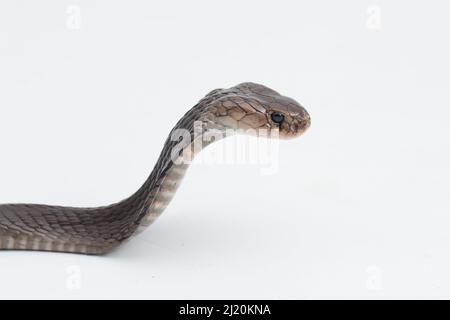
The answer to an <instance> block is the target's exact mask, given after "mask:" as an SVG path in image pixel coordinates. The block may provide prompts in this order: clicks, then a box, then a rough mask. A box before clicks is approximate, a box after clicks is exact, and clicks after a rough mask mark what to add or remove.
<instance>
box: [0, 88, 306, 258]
mask: <svg viewBox="0 0 450 320" xmlns="http://www.w3.org/2000/svg"><path fill="white" fill-rule="evenodd" d="M195 123H200V124H201V126H202V129H203V130H206V131H208V130H215V131H218V132H224V131H226V130H239V132H247V131H248V130H249V129H253V130H252V132H259V131H258V130H260V129H261V130H263V129H264V130H266V131H269V133H270V132H274V131H275V130H276V131H277V132H278V133H279V137H280V138H281V139H289V138H294V137H298V136H300V135H301V134H303V133H304V132H305V131H306V130H307V129H308V127H309V126H310V124H311V119H310V116H309V114H308V112H307V111H306V110H305V109H304V108H303V107H302V106H301V105H300V104H299V103H298V102H296V101H295V100H293V99H291V98H288V97H286V96H282V95H280V94H279V93H278V92H276V91H274V90H272V89H269V88H268V87H265V86H263V85H260V84H256V83H248V82H247V83H241V84H239V85H237V86H234V87H232V88H229V89H216V90H213V91H211V92H210V93H209V94H207V95H206V96H205V97H204V98H203V99H202V100H200V102H198V103H197V104H196V105H195V106H194V107H193V108H192V109H191V110H189V111H188V112H187V113H186V114H185V115H184V116H183V117H182V118H181V119H180V120H179V122H178V123H177V124H176V125H175V127H174V128H173V130H172V131H171V133H170V134H169V137H168V138H167V140H166V142H165V144H164V147H163V150H162V152H161V154H160V156H159V159H158V161H157V163H156V165H155V167H154V169H153V171H152V172H151V174H150V176H149V177H148V179H147V180H146V181H145V183H144V184H143V185H142V187H141V188H140V189H139V190H137V191H136V192H135V193H134V194H132V195H131V196H130V197H128V198H127V199H125V200H123V201H120V202H118V203H115V204H112V205H108V206H103V207H96V208H75V207H61V206H49V205H38V204H3V205H0V249H4V250H36V251H54V252H70V253H81V254H92V255H99V254H106V253H108V252H110V251H112V250H113V249H115V248H116V247H118V246H119V245H120V244H121V243H123V242H124V241H126V240H127V239H129V238H130V237H131V236H133V235H134V234H136V233H138V232H140V231H142V230H143V229H145V228H146V227H148V226H149V225H150V224H151V223H153V222H154V221H155V220H156V219H157V218H158V217H159V216H160V215H161V213H162V212H163V211H164V209H165V208H166V207H167V205H168V204H169V202H170V201H171V200H172V198H173V197H174V195H175V192H176V190H177V188H178V186H179V185H180V182H181V180H182V178H183V176H184V174H185V172H186V170H187V169H188V166H189V163H187V162H186V161H179V160H183V159H180V158H181V157H184V156H185V155H186V154H188V155H191V156H195V155H196V154H197V153H198V152H200V151H201V149H203V148H204V147H206V146H207V145H209V144H210V143H211V141H217V139H215V140H207V141H202V143H201V148H198V147H197V148H194V144H195V143H194V142H197V143H196V145H197V146H198V139H201V137H199V136H198V135H197V134H196V130H195ZM179 130H184V132H187V133H188V135H189V139H182V141H181V142H180V141H179V140H178V139H173V136H174V135H175V133H176V132H177V131H179ZM246 130H247V131H246ZM180 143H181V148H180ZM176 148H178V151H180V152H175V153H174V152H173V150H174V149H176ZM195 149H197V150H195ZM174 154H175V155H178V158H177V157H175V158H176V159H174Z"/></svg>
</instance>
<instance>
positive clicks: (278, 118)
mask: <svg viewBox="0 0 450 320" xmlns="http://www.w3.org/2000/svg"><path fill="white" fill-rule="evenodd" d="M271 118H272V121H273V122H275V123H278V124H282V123H283V121H284V115H283V114H282V113H280V112H274V113H272V116H271Z"/></svg>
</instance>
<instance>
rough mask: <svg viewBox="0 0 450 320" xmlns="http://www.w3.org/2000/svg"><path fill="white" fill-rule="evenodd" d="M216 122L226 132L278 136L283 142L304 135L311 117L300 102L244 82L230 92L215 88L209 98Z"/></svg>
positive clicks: (258, 85) (210, 109)
mask: <svg viewBox="0 0 450 320" xmlns="http://www.w3.org/2000/svg"><path fill="white" fill-rule="evenodd" d="M205 99H207V100H208V102H209V103H208V104H209V106H210V107H209V108H208V110H209V111H210V112H211V114H212V116H211V117H212V118H214V121H215V122H216V123H218V124H219V125H221V126H222V127H224V128H227V129H233V130H245V131H246V132H248V131H250V130H251V131H256V135H258V131H259V129H264V130H265V131H266V132H267V130H269V131H273V130H276V131H278V133H279V137H280V138H282V139H290V138H295V137H298V136H300V135H302V134H303V133H304V132H305V131H306V130H307V129H308V128H309V126H310V125H311V118H310V116H309V114H308V112H307V111H306V109H305V108H303V107H302V106H301V105H300V104H299V103H298V102H297V101H295V100H293V99H291V98H289V97H285V96H282V95H280V94H279V93H278V92H276V91H274V90H272V89H270V88H268V87H266V86H263V85H260V84H256V83H251V82H246V83H241V84H239V85H237V86H235V87H232V88H230V89H216V90H214V91H212V92H211V93H210V94H208V95H207V96H206V98H205Z"/></svg>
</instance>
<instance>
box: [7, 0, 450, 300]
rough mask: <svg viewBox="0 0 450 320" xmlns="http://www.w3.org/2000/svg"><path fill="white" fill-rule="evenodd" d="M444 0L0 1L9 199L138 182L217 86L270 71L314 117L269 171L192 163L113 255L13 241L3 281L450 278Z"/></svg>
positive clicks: (232, 282)
mask: <svg viewBox="0 0 450 320" xmlns="http://www.w3.org/2000/svg"><path fill="white" fill-rule="evenodd" d="M71 5H75V7H73V6H72V7H71ZM78 9H79V10H80V13H81V14H80V16H78V14H77V10H78ZM449 10H450V6H449V5H448V3H447V2H445V1H415V2H413V1H380V0H373V1H356V0H355V1H331V0H330V1H302V2H300V1H261V0H258V1H256V0H255V1H234V0H233V1H232V0H227V1H220V2H219V1H206V0H205V1H181V0H180V1H152V2H150V1H106V0H105V1H92V0H89V1H81V0H80V1H72V2H68V1H56V0H55V1H39V2H37V1H20V2H18V1H2V2H1V4H0V143H1V151H0V152H1V154H0V177H1V178H0V203H14V202H21V203H23V202H25V203H29V202H30V203H46V204H58V205H71V206H96V205H104V204H109V203H113V202H116V201H118V200H121V199H123V198H125V197H127V196H129V195H130V194H131V193H132V192H134V191H135V190H136V189H137V188H138V187H139V186H140V185H141V184H142V183H143V181H144V180H145V179H146V178H147V176H148V174H149V173H150V171H151V169H152V167H153V165H154V163H155V161H156V159H157V157H158V155H159V152H160V150H161V147H162V144H163V142H164V140H165V138H166V136H167V134H168V132H169V130H170V129H171V127H172V126H173V125H174V124H175V122H176V121H177V120H178V119H179V117H180V116H182V115H183V114H184V112H185V111H186V110H188V109H189V108H190V107H191V106H193V105H194V104H195V103H196V102H197V101H198V100H199V99H200V98H202V97H203V96H204V95H205V94H206V93H207V92H208V91H209V90H211V89H214V88H218V87H230V86H233V85H235V84H237V83H240V82H243V81H254V82H259V83H262V84H265V85H267V86H269V87H271V88H273V89H275V90H277V91H280V92H281V93H283V94H285V95H288V96H290V97H293V98H294V99H296V100H298V101H299V102H301V103H302V104H303V105H304V106H305V107H306V108H307V110H308V111H309V112H310V114H311V117H312V126H311V129H310V131H309V132H308V133H307V134H306V135H305V136H303V137H301V138H300V139H297V140H293V141H285V142H283V143H281V145H280V153H279V161H280V169H279V171H278V172H277V173H276V174H275V175H271V176H264V175H261V172H260V168H259V167H258V166H255V165H234V166H232V165H216V166H208V165H202V164H196V165H194V166H193V167H192V168H191V169H190V170H189V172H188V174H187V176H186V179H185V181H184V183H183V185H182V187H181V188H180V190H179V192H178V194H177V196H176V197H175V199H174V201H173V202H172V203H171V205H170V206H169V208H168V209H167V211H166V212H165V213H164V214H163V216H162V217H161V218H160V219H159V220H158V221H157V222H156V223H155V224H154V225H152V226H151V227H150V228H149V229H147V231H145V232H144V233H143V234H141V235H140V236H138V237H136V238H134V239H132V240H131V241H130V242H128V243H127V244H126V245H124V246H123V247H121V248H120V249H119V250H118V251H116V252H114V253H113V254H111V255H108V256H105V257H91V256H82V255H70V254H55V253H39V252H7V251H3V252H0V284H1V288H0V298H61V299H69V298H151V299H163V298H224V299H228V298H235V299H240V298H269V299H272V298H274V299H278V298H287V299H298V298H344V299H345V298H363V299H371V298H374V299H378V298H450V272H449V270H450V232H449V228H450V216H449V215H450V210H449V208H450V206H449V199H448V197H449V180H450V170H449V160H450V146H449V143H448V137H449V136H450V128H449V121H450V111H449V110H450V103H449V102H450V95H449V91H448V90H449V84H450V81H449V74H450V63H449V57H450V46H449V42H448V37H449V35H448V30H450V20H449V19H448V13H449ZM220 143H221V142H219V144H220ZM213 148H214V147H212V148H211V149H208V150H206V151H205V152H206V153H207V152H213Z"/></svg>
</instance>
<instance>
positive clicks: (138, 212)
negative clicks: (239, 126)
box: [108, 99, 225, 237]
mask: <svg viewBox="0 0 450 320" xmlns="http://www.w3.org/2000/svg"><path fill="white" fill-rule="evenodd" d="M207 102H208V101H207V100H206V99H204V100H202V101H200V103H199V104H197V105H196V106H194V107H193V108H192V109H191V110H189V111H188V112H187V113H186V114H185V116H184V117H183V118H181V120H180V121H179V122H178V123H177V124H176V125H175V127H174V128H173V129H172V131H171V132H170V134H169V137H168V138H167V140H166V142H165V144H164V147H163V149H162V151H161V154H160V156H159V158H158V161H157V163H156V165H155V167H154V169H153V171H152V173H151V174H150V176H149V177H148V179H147V180H146V181H145V183H144V184H143V185H142V187H141V188H140V189H139V190H138V191H137V192H136V193H134V194H133V195H132V196H131V197H129V198H128V199H126V200H124V201H122V202H120V203H118V204H116V205H114V206H113V207H112V208H111V207H110V208H108V210H114V211H116V212H117V215H118V216H122V215H123V216H125V215H127V216H128V217H127V219H126V220H128V219H130V208H133V211H134V212H133V214H132V217H133V218H132V219H133V221H134V224H133V225H131V226H130V224H129V223H125V224H124V228H125V230H124V231H123V233H124V237H128V236H129V235H131V234H133V233H136V232H137V233H139V232H141V231H142V230H143V229H145V228H146V227H148V226H149V225H150V224H152V223H153V222H154V221H155V220H156V219H157V218H158V217H159V216H160V215H161V213H162V212H163V211H164V210H165V209H166V207H167V206H168V205H169V203H170V201H171V200H172V199H173V197H174V196H175V193H176V191H177V189H178V187H179V185H180V183H181V181H182V179H183V177H184V175H185V173H186V171H187V169H188V168H189V165H190V164H191V163H192V161H193V159H194V158H195V156H196V155H197V154H198V153H199V152H201V151H202V150H203V149H204V148H206V147H207V146H208V145H210V144H211V143H213V142H215V141H218V140H220V139H221V138H222V137H223V136H224V135H223V133H224V131H225V129H224V128H223V127H221V126H218V125H217V124H216V123H215V122H214V121H213V114H212V113H211V112H210V111H209V110H208V108H207Z"/></svg>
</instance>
